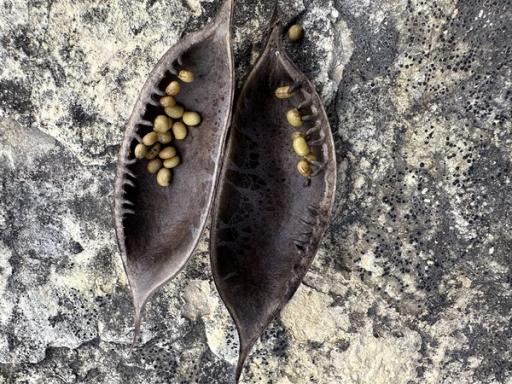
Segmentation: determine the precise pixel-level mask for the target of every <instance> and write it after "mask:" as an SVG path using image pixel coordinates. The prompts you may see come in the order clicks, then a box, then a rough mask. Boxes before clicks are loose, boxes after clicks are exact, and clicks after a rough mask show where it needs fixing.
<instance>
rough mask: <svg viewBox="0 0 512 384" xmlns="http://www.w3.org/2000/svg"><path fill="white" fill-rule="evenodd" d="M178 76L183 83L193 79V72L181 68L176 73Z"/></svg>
mask: <svg viewBox="0 0 512 384" xmlns="http://www.w3.org/2000/svg"><path fill="white" fill-rule="evenodd" d="M178 78H179V79H180V80H181V81H183V82H184V83H191V82H193V81H194V74H193V73H192V72H190V71H187V70H185V69H182V70H181V71H180V73H178Z"/></svg>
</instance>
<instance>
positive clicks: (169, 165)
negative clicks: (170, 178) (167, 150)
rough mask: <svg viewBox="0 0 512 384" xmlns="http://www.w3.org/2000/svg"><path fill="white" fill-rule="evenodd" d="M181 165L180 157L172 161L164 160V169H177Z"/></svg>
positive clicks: (171, 159)
mask: <svg viewBox="0 0 512 384" xmlns="http://www.w3.org/2000/svg"><path fill="white" fill-rule="evenodd" d="M180 163H181V159H180V157H179V156H174V157H172V158H170V159H167V160H164V167H165V168H169V169H172V168H175V167H177V166H178V165H180Z"/></svg>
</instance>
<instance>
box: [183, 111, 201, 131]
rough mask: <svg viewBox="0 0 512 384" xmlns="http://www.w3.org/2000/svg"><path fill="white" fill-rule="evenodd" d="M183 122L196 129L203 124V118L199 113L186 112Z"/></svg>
mask: <svg viewBox="0 0 512 384" xmlns="http://www.w3.org/2000/svg"><path fill="white" fill-rule="evenodd" d="M183 122H184V123H185V124H187V125H188V126H189V127H195V126H197V125H199V124H200V123H201V116H200V115H199V113H197V112H185V113H184V114H183Z"/></svg>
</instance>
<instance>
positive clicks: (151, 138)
mask: <svg viewBox="0 0 512 384" xmlns="http://www.w3.org/2000/svg"><path fill="white" fill-rule="evenodd" d="M157 140H158V135H157V133H156V132H149V133H148V134H147V135H146V136H144V137H143V138H142V143H143V144H144V145H146V146H148V147H150V146H152V145H153V144H155V143H156V142H157Z"/></svg>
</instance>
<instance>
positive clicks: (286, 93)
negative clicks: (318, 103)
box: [276, 85, 293, 99]
mask: <svg viewBox="0 0 512 384" xmlns="http://www.w3.org/2000/svg"><path fill="white" fill-rule="evenodd" d="M292 95H293V93H290V86H289V85H285V86H283V87H279V88H277V89H276V97H277V98H278V99H288V98H290V97H292Z"/></svg>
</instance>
